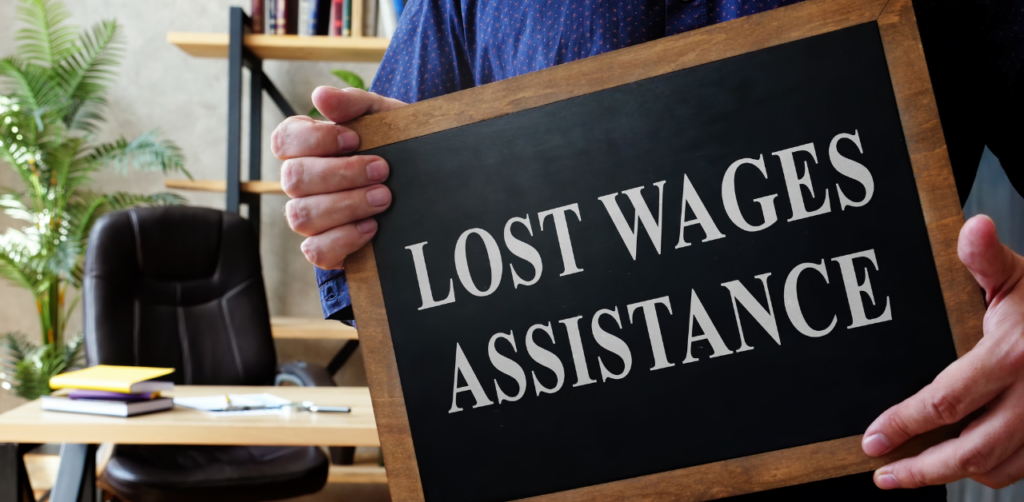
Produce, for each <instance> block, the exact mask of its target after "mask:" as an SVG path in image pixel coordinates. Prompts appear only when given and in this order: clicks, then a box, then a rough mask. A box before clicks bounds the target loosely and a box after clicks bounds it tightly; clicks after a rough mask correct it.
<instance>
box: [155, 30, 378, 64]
mask: <svg viewBox="0 0 1024 502" xmlns="http://www.w3.org/2000/svg"><path fill="white" fill-rule="evenodd" d="M167 41H168V42H170V43H172V44H174V45H176V46H178V48H179V49H181V50H183V51H185V52H187V53H189V54H191V55H192V56H195V57H199V58H226V57H228V34H227V33H182V32H173V31H172V32H169V33H168V34H167ZM390 42H391V40H389V39H386V38H379V37H323V36H318V37H300V36H298V35H246V36H245V46H246V47H248V48H249V50H251V51H252V52H253V54H255V55H256V56H257V57H259V58H260V59H294V60H301V61H365V62H380V60H381V59H382V58H383V57H384V51H386V50H387V48H388V43H390Z"/></svg>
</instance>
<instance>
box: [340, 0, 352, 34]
mask: <svg viewBox="0 0 1024 502" xmlns="http://www.w3.org/2000/svg"><path fill="white" fill-rule="evenodd" d="M344 1H345V10H344V12H343V13H342V15H341V19H342V27H341V36H343V37H351V36H352V0H344Z"/></svg>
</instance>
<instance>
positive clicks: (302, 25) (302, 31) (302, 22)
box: [299, 0, 316, 37]
mask: <svg viewBox="0 0 1024 502" xmlns="http://www.w3.org/2000/svg"><path fill="white" fill-rule="evenodd" d="M311 8H312V9H311ZM314 34H316V0H299V36H300V37H311V36H313V35H314Z"/></svg>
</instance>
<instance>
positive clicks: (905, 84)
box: [346, 0, 985, 502]
mask: <svg viewBox="0 0 1024 502" xmlns="http://www.w3.org/2000/svg"><path fill="white" fill-rule="evenodd" d="M869 22H877V23H878V27H879V31H880V33H881V37H882V44H883V47H884V50H885V57H886V60H887V62H888V67H889V72H890V76H891V79H892V86H893V90H894V93H895V95H896V101H897V106H898V109H899V115H900V119H901V121H902V124H903V133H904V136H905V138H906V140H907V148H908V150H909V154H910V159H911V163H912V166H913V171H914V175H915V178H916V182H917V188H918V192H919V194H920V199H921V205H922V209H923V212H924V216H925V223H926V225H927V229H928V236H929V240H930V243H931V247H932V253H933V255H934V259H935V264H936V267H937V269H938V275H939V279H940V283H941V287H942V293H943V298H944V301H945V306H946V310H947V313H948V316H949V322H950V326H951V328H952V329H951V331H952V333H953V337H954V342H955V344H956V349H957V354H958V355H959V356H963V354H965V353H966V352H967V351H968V350H970V349H971V348H972V347H973V346H974V345H975V344H976V343H977V341H978V340H979V339H980V338H981V335H982V326H981V323H982V317H983V314H984V309H985V307H984V303H983V300H982V297H981V295H980V294H979V292H978V289H977V285H976V284H975V282H974V279H973V278H972V276H971V275H970V273H969V272H968V271H967V269H966V268H965V267H964V266H963V265H962V264H961V263H960V260H959V258H958V257H957V251H956V243H957V237H958V234H959V230H960V227H961V226H962V225H963V222H964V220H963V212H962V210H961V207H960V203H959V198H958V196H957V191H956V184H955V183H954V181H953V173H952V169H951V167H950V162H949V157H948V155H947V152H946V146H945V139H944V137H943V133H942V127H941V124H940V122H939V115H938V110H937V108H936V105H935V98H934V95H933V93H932V87H931V81H930V78H929V76H928V70H927V66H926V64H925V58H924V52H923V50H922V47H921V40H920V37H919V35H918V31H917V21H916V19H915V16H914V10H913V6H912V4H911V0H806V1H804V2H802V3H799V4H795V5H791V6H788V7H783V8H779V9H775V10H772V11H770V12H766V13H762V14H757V15H753V16H748V17H744V18H741V19H737V20H735V21H730V22H727V23H722V24H719V25H715V26H710V27H707V28H703V29H700V30H696V31H693V32H689V33H684V34H680V35H676V36H672V37H667V38H663V39H661V40H657V41H654V42H649V43H646V44H643V45H642V46H634V47H631V48H627V49H622V50H618V51H614V52H610V53H606V54H603V55H600V56H596V57H593V58H589V59H585V60H581V61H578V62H574V63H570V64H566V65H562V66H558V67H555V68H550V69H546V70H542V71H538V72H535V73H530V74H527V75H523V76H520V77H516V78H512V79H509V80H505V81H501V82H497V83H494V84H489V85H485V86H481V87H477V88H473V89H468V90H465V91H462V92H459V93H456V94H451V95H447V96H443V97H439V98H436V99H431V100H428V101H424V102H421V103H418V104H415V105H411V106H407V107H403V108H399V109H395V110H392V111H389V112H386V113H382V114H379V115H372V116H368V117H363V118H360V119H358V120H355V121H353V122H351V123H350V124H349V125H350V126H351V127H352V128H353V129H355V130H356V131H357V132H359V134H360V136H361V138H362V146H361V149H362V150H367V149H372V148H376V147H380V146H384V145H388V144H392V143H397V142H399V141H404V140H407V139H411V138H416V137H420V136H424V135H427V134H431V133H435V132H439V131H444V130H447V129H451V128H455V127H459V126H463V125H467V124H471V123H475V122H480V121H484V120H488V119H492V118H495V117H499V116H502V115H507V114H510V113H514V112H518V111H522V110H526V109H530V108H535V107H538V106H542V105H546V104H549V103H554V102H557V101H561V100H564V99H568V98H572V97H576V96H581V95H584V94H588V93H592V92H595V91H600V90H604V89H608V88H612V87H616V86H620V85H624V84H628V83H631V82H635V81H639V80H643V79H647V78H651V77H655V76H658V75H662V74H665V73H669V72H673V71H677V70H682V69H685V68H691V67H694V66H698V65H701V64H705V63H709V62H712V61H717V60H721V59H725V58H728V57H732V56H737V55H740V54H745V53H748V52H752V51H757V50H760V49H765V48H768V47H773V46H776V45H780V44H784V43H787V42H792V41H795V40H800V39H804V38H808V37H812V36H816V35H821V34H824V33H828V32H831V31H835V30H839V29H842V28H847V27H851V26H854V25H859V24H863V23H869ZM607 68H617V71H616V72H608V71H607ZM566 82H571V85H567V84H566ZM346 270H347V276H348V281H349V284H350V287H351V294H352V299H353V304H354V307H355V312H356V317H357V319H358V323H359V333H360V339H361V341H362V343H363V351H364V352H363V353H364V357H365V358H366V360H367V365H366V366H367V377H368V380H369V385H370V389H371V395H372V398H373V406H374V413H375V415H376V419H377V427H378V432H379V434H380V442H381V445H382V447H383V448H384V454H385V456H386V458H387V467H388V480H389V482H390V485H391V493H392V496H393V498H394V499H395V500H396V501H406V500H409V501H420V500H424V494H423V488H422V485H421V483H420V475H419V469H418V467H417V461H416V455H415V452H414V449H413V443H412V435H411V431H410V428H409V421H408V416H407V413H406V407H405V401H404V398H403V394H402V386H401V382H400V380H399V376H398V367H397V363H396V360H395V352H394V347H393V345H392V340H391V333H390V329H389V326H388V318H387V314H386V312H385V308H384V299H383V295H382V292H381V285H380V281H379V279H378V276H377V265H376V261H375V258H374V253H373V247H372V246H370V245H368V246H366V247H365V248H363V249H362V250H360V251H359V252H357V253H355V254H353V255H352V256H350V257H349V258H348V261H347V262H346ZM955 433H956V428H955V427H952V428H945V429H940V430H937V431H934V432H932V433H930V434H927V435H924V436H921V437H918V438H915V439H914V440H912V441H911V442H909V443H908V444H906V445H904V446H902V447H901V448H899V449H897V450H896V451H894V452H892V453H890V454H888V455H886V456H884V457H881V458H871V457H868V456H866V455H865V454H864V453H863V452H862V451H861V447H860V442H861V436H851V437H846V438H840V439H836V440H832V441H826V442H822V443H817V444H810V445H805V446H799V447H795V448H789V449H784V450H778V451H772V452H768V453H763V454H759V455H752V456H747V457H741V458H734V459H729V460H724V461H720V462H715V463H710V464H704V465H699V466H694V467H687V468H683V469H678V470H674V471H667V472H661V473H657V474H651V475H646V476H641V477H637V478H632V479H624V480H620V481H614V482H609V483H604V484H599V485H594V486H588V487H583V488H577V489H573V490H568V491H564V492H559V493H554V494H548V495H541V496H537V497H533V498H531V499H529V500H536V501H544V502H554V501H570V500H580V501H584V500H586V501H594V500H621V499H626V498H629V499H634V498H635V499H643V500H685V501H703V500H713V499H718V498H724V497H730V496H735V495H741V494H744V493H750V492H755V491H762V490H768V489H772V488H779V487H783V486H789V485H794V484H800V483H807V482H811V481H816V480H822V479H828V478H833V477H839V476H844V475H849V474H854V473H858V472H864V471H869V470H872V469H876V468H878V467H881V466H882V465H885V464H886V463H889V462H891V461H893V460H895V459H897V458H903V457H906V456H911V455H915V454H917V453H918V452H920V451H922V450H924V449H925V448H927V447H928V446H930V445H932V444H935V443H937V442H939V441H942V440H943V439H945V438H948V437H951V435H952V434H955Z"/></svg>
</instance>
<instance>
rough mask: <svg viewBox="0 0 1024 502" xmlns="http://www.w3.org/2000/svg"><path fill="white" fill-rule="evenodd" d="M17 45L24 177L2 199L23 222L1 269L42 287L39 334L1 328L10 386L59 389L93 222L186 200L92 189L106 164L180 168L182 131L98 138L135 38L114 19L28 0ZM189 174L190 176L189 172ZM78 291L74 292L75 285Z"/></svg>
mask: <svg viewBox="0 0 1024 502" xmlns="http://www.w3.org/2000/svg"><path fill="white" fill-rule="evenodd" d="M17 12H18V19H19V21H20V22H21V24H22V25H23V27H22V28H21V29H20V30H19V31H18V32H17V35H16V39H17V42H18V44H17V48H16V51H15V54H14V55H12V56H9V57H6V58H4V59H0V164H4V163H6V164H8V165H9V166H10V168H12V169H13V170H14V172H15V173H17V175H18V177H19V178H20V179H21V182H22V187H20V189H15V188H3V187H0V209H2V210H3V212H4V213H5V214H6V215H7V216H8V217H10V218H13V219H15V220H19V221H21V222H23V223H22V228H9V229H7V230H6V232H5V233H3V234H0V277H3V278H5V279H7V280H8V281H10V282H12V283H14V284H16V285H18V286H21V287H23V288H25V289H27V290H28V291H29V292H30V293H31V294H32V295H34V296H35V299H36V308H37V310H38V313H39V323H40V325H41V332H40V336H39V338H38V342H33V341H31V340H30V339H29V338H28V337H27V336H25V335H23V334H17V333H6V334H4V335H3V339H2V344H0V345H2V346H0V355H2V363H3V365H2V366H0V380H2V382H0V386H2V387H3V388H5V389H12V388H13V389H14V391H15V392H16V393H17V394H18V395H20V396H23V397H26V398H29V399H33V398H35V397H37V396H39V395H44V394H49V392H50V388H49V384H48V382H49V379H50V377H51V376H53V375H56V374H58V373H60V372H62V371H64V370H65V369H70V368H71V367H72V366H74V365H76V364H77V363H78V362H79V361H80V359H81V352H82V351H81V348H82V337H81V335H75V336H72V337H66V336H65V331H66V329H67V321H68V318H69V316H70V315H71V313H72V312H73V311H74V309H75V306H76V305H77V304H78V300H79V294H78V293H74V292H75V291H77V290H78V288H80V286H81V280H82V271H83V262H84V258H83V257H84V255H85V252H84V251H85V246H86V243H87V240H88V237H89V231H90V229H91V228H92V225H93V224H94V223H95V221H96V220H97V218H99V217H100V216H102V215H103V214H104V213H107V212H109V211H114V210H118V209H123V208H127V207H131V206H138V205H167V204H180V203H182V202H183V199H182V198H181V197H180V196H178V195H175V194H171V193H157V194H152V195H140V194H130V193H124V192H116V193H109V194H105V193H99V192H96V191H92V190H89V189H88V188H87V187H88V185H89V184H90V182H91V181H90V175H91V174H92V173H93V172H94V171H96V170H98V169H103V168H113V169H116V170H117V171H119V172H121V173H126V172H127V170H128V167H129V166H130V167H132V168H134V169H148V170H161V171H163V172H164V173H169V172H182V173H185V174H186V175H189V173H188V171H187V170H186V169H185V167H184V158H183V156H182V154H181V151H180V150H179V148H178V147H177V146H175V145H174V143H172V142H170V141H167V140H161V139H160V138H159V137H158V135H157V133H156V132H153V131H151V132H147V133H145V134H143V135H141V136H139V137H138V138H136V139H134V140H131V141H129V140H127V139H125V138H123V137H122V138H120V139H118V140H116V141H113V142H111V143H98V142H96V140H95V135H96V133H97V131H98V130H99V128H100V126H101V124H102V123H103V120H104V118H103V111H104V109H103V108H104V105H105V103H106V102H105V99H104V94H105V92H106V90H107V87H108V86H109V85H110V83H111V82H112V80H113V79H114V77H115V75H116V73H115V69H116V68H117V66H118V64H119V62H120V58H121V55H122V53H123V50H124V47H125V44H124V40H123V36H122V34H121V29H120V28H119V26H118V24H117V22H116V21H113V20H108V21H101V22H99V23H97V24H96V25H94V26H93V27H92V28H91V29H88V30H84V31H82V32H78V30H77V29H76V28H75V27H73V26H70V25H68V24H67V20H68V17H69V13H68V11H67V9H66V7H65V6H64V5H63V4H62V3H60V2H59V1H56V0H21V1H20V2H19V5H18V8H17ZM189 177H190V178H191V176H189ZM69 294H73V296H74V298H73V299H72V300H71V301H67V296H68V295H69Z"/></svg>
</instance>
